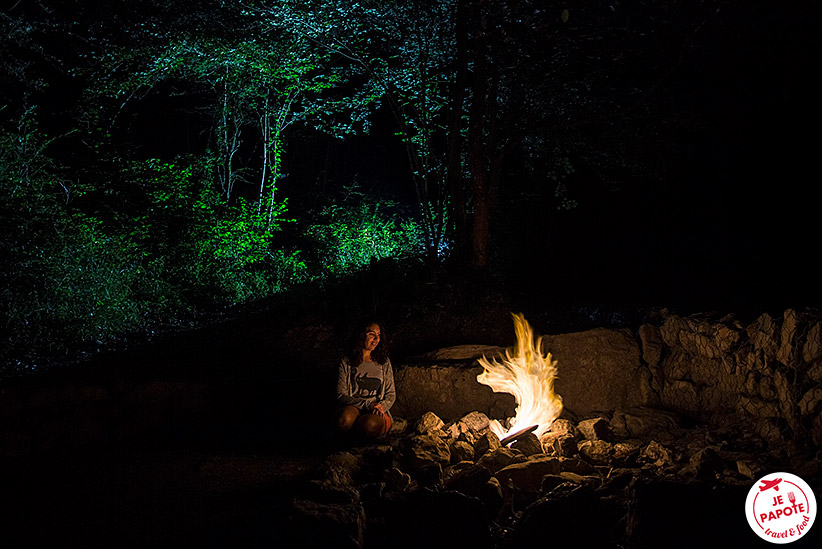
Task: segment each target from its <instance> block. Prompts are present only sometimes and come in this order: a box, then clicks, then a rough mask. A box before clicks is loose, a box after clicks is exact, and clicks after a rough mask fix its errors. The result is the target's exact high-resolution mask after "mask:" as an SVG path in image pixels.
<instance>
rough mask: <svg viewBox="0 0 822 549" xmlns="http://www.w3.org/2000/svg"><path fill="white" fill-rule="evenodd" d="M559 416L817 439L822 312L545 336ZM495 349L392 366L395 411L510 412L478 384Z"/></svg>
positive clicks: (470, 349)
mask: <svg viewBox="0 0 822 549" xmlns="http://www.w3.org/2000/svg"><path fill="white" fill-rule="evenodd" d="M543 344H544V349H545V351H548V352H551V353H552V355H553V358H554V359H555V360H557V361H558V365H557V370H558V379H557V381H556V385H555V387H556V390H557V392H558V393H559V394H560V395H561V396H562V398H563V403H564V407H565V411H564V413H563V414H564V416H565V417H571V418H584V417H591V416H593V415H596V414H600V413H613V412H614V411H617V410H625V409H630V408H634V407H638V406H650V407H655V408H660V409H665V410H671V411H675V412H677V413H679V414H683V415H686V416H691V417H693V418H695V419H699V420H704V421H708V422H712V421H714V422H715V421H747V422H751V424H752V425H754V426H755V427H756V429H757V430H758V431H759V433H760V434H761V435H762V436H764V437H766V438H768V439H772V440H774V441H782V442H784V441H787V440H803V441H807V442H810V443H812V444H814V445H822V314H819V313H818V312H814V311H808V310H805V311H798V310H794V309H788V310H786V311H785V312H784V314H783V315H782V316H781V317H773V316H771V315H769V314H762V315H761V316H760V317H759V318H757V319H756V320H755V321H753V322H751V323H750V324H748V325H743V323H741V322H740V321H739V320H737V319H736V318H735V317H734V316H732V315H727V316H724V317H720V316H711V315H693V316H678V315H675V314H662V315H660V316H659V317H658V318H657V319H656V320H655V321H653V322H649V323H646V324H643V325H641V326H640V327H639V328H638V329H637V330H636V332H635V333H632V332H631V331H629V330H625V329H605V328H598V329H594V330H588V331H584V332H578V333H570V334H559V335H548V336H545V337H544V340H543ZM502 351H503V349H502V348H499V347H484V346H460V347H453V348H448V349H441V350H439V351H434V352H432V353H429V354H427V355H425V356H422V357H416V358H415V359H412V360H409V361H406V362H405V363H404V364H400V365H398V366H397V372H396V381H397V392H398V398H397V403H396V404H395V407H394V409H393V412H394V413H395V414H396V415H399V416H402V417H409V418H417V417H419V416H420V415H421V414H423V413H424V412H426V411H433V412H435V413H436V414H438V415H439V416H440V417H442V418H444V419H447V420H448V419H450V420H453V419H456V418H459V417H460V416H462V415H464V414H466V413H469V412H470V411H474V410H479V411H482V412H483V413H486V414H488V415H489V416H490V417H493V418H499V419H504V418H506V417H509V416H511V415H513V411H514V408H515V402H514V401H513V398H512V397H510V395H506V394H498V393H493V392H492V391H491V390H490V388H489V387H486V386H484V385H481V384H479V383H478V382H477V381H476V376H477V375H478V374H479V373H481V372H482V368H481V367H480V366H479V364H478V363H477V361H476V359H477V358H479V357H481V356H483V355H485V356H489V357H490V356H493V355H494V354H498V353H500V352H502Z"/></svg>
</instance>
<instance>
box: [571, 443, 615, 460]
mask: <svg viewBox="0 0 822 549" xmlns="http://www.w3.org/2000/svg"><path fill="white" fill-rule="evenodd" d="M577 447H578V448H579V455H580V456H581V457H582V458H583V459H585V460H586V461H587V462H588V463H591V464H594V465H608V464H609V463H610V462H611V456H612V455H613V452H614V449H613V446H612V445H611V443H610V442H606V441H604V440H583V441H582V442H580V443H579V444H577Z"/></svg>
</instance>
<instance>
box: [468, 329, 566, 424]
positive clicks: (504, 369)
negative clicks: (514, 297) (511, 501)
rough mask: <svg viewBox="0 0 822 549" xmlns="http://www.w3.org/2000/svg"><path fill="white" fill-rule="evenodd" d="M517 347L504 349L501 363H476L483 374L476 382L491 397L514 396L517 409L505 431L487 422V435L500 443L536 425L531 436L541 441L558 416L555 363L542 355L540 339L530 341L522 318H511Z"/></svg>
mask: <svg viewBox="0 0 822 549" xmlns="http://www.w3.org/2000/svg"><path fill="white" fill-rule="evenodd" d="M511 316H513V318H514V329H515V331H516V334H517V345H516V347H512V348H509V349H506V351H505V358H504V359H503V360H502V361H499V360H497V359H496V358H494V359H493V360H488V359H487V358H486V357H485V356H484V355H483V357H482V358H480V359H479V360H478V362H479V363H480V365H481V366H482V367H483V370H484V371H483V372H482V373H481V374H480V375H478V376H477V381H479V382H480V383H482V384H484V385H488V386H489V387H491V389H493V391H494V392H495V393H509V394H512V395H514V399H515V400H516V402H517V407H516V409H515V411H514V417H513V418H508V421H507V422H506V423H507V424H508V428H507V429H506V428H505V427H503V426H502V424H500V422H499V421H497V420H495V419H492V420H491V431H493V432H494V434H496V435H497V436H498V437H499V438H500V440H502V439H503V438H505V437H506V436H508V435H510V434H514V433H517V432H519V431H521V430H523V429H527V428H528V427H533V426H534V425H537V426H538V427H537V429H536V430H535V431H534V434H535V435H537V437H539V438H541V437H542V435H544V434H545V433H547V432H548V430H549V429H550V428H551V424H552V423H553V422H554V420H555V419H556V418H557V417H559V414H560V413H562V397H561V396H559V395H558V394H556V393H555V392H554V380H555V379H556V378H557V369H556V365H557V362H556V361H555V360H552V359H551V353H548V354H546V355H543V354H542V350H541V349H542V337H541V336H540V337H539V338H537V340H536V341H534V332H533V330H532V329H531V326H530V325H529V324H528V322H526V320H525V317H524V316H523V315H522V314H512V315H511Z"/></svg>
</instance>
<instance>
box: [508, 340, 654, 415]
mask: <svg viewBox="0 0 822 549" xmlns="http://www.w3.org/2000/svg"><path fill="white" fill-rule="evenodd" d="M542 343H543V349H544V351H548V352H550V353H551V354H552V355H553V358H554V360H556V361H557V370H558V373H559V376H558V378H557V380H556V383H555V390H556V392H557V394H559V395H561V396H562V400H563V405H564V407H565V409H566V410H570V411H572V412H573V413H576V414H579V415H586V414H594V413H598V412H599V411H612V410H615V409H616V408H628V407H631V406H636V405H640V404H644V400H643V396H642V391H641V388H640V387H641V382H642V379H643V377H644V376H645V373H646V371H645V369H644V368H643V367H642V366H641V363H640V356H639V345H638V343H637V342H636V340H635V339H634V337H633V335H632V334H631V332H630V331H629V330H623V329H606V328H596V329H593V330H587V331H584V332H578V333H571V334H562V335H547V336H543V338H542ZM503 417H507V416H503Z"/></svg>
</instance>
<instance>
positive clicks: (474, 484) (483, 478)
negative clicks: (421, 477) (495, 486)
mask: <svg viewBox="0 0 822 549" xmlns="http://www.w3.org/2000/svg"><path fill="white" fill-rule="evenodd" d="M490 479H491V471H489V470H488V469H487V468H486V467H483V466H481V465H476V464H471V465H470V466H469V467H467V468H465V469H462V470H460V471H458V472H456V473H455V474H453V475H448V476H447V477H446V479H445V481H444V483H443V484H444V486H445V488H446V489H447V490H457V491H458V492H462V493H463V494H467V495H469V496H476V495H477V494H478V493H479V490H480V487H481V486H482V485H484V484H485V483H486V482H488V481H489V480H490Z"/></svg>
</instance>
